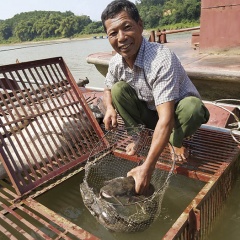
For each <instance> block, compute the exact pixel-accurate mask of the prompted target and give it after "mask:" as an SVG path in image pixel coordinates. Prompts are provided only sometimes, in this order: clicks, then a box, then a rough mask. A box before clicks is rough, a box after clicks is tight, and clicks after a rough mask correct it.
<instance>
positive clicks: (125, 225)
mask: <svg viewBox="0 0 240 240" xmlns="http://www.w3.org/2000/svg"><path fill="white" fill-rule="evenodd" d="M104 183H105V184H106V185H104V186H103V187H102V188H101V189H100V194H97V192H96V191H94V189H93V188H92V187H90V186H89V185H88V183H87V182H86V181H85V180H84V181H83V183H81V184H80V192H81V195H82V199H83V202H84V205H85V206H86V208H87V209H88V210H89V211H90V213H91V214H92V215H93V216H94V217H95V218H96V220H97V221H98V222H99V223H100V224H101V225H103V226H104V227H105V228H106V229H108V230H110V231H113V232H137V231H143V230H145V229H146V228H148V227H149V226H150V225H151V224H152V222H154V220H155V219H156V217H157V216H158V215H159V210H160V208H159V207H160V206H159V199H158V197H155V196H154V198H153V199H151V198H148V197H146V196H143V195H137V194H136V192H135V190H134V189H135V181H134V179H133V178H132V177H117V178H114V179H112V180H109V181H106V182H104ZM116 186H118V189H115V188H116ZM132 197H133V198H134V203H131V204H126V205H124V202H122V200H123V199H124V200H126V199H128V198H130V199H131V198H132ZM135 197H136V198H135ZM116 199H118V201H119V202H118V201H115V202H114V203H115V204H113V203H112V202H113V200H116ZM120 201H121V202H120Z"/></svg>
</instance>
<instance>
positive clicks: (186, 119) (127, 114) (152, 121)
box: [111, 81, 209, 147]
mask: <svg viewBox="0 0 240 240" xmlns="http://www.w3.org/2000/svg"><path fill="white" fill-rule="evenodd" d="M111 94H112V101H113V105H114V107H115V108H116V110H117V111H118V113H119V115H120V116H121V117H122V119H123V121H124V123H125V126H126V127H137V126H138V125H139V124H141V125H144V126H145V127H147V128H150V129H155V126H156V124H157V121H158V119H159V117H161V116H159V117H158V113H157V111H153V110H150V109H149V108H148V107H147V104H146V102H144V101H141V100H139V99H138V97H137V94H136V92H135V90H134V89H133V88H132V87H130V85H129V84H127V83H126V82H124V81H120V82H117V83H115V84H114V85H113V87H112V90H111ZM174 118H175V125H174V129H173V131H172V133H171V135H170V139H169V141H170V143H171V144H172V145H173V146H175V147H181V146H182V142H183V139H184V138H186V137H188V136H191V135H193V134H194V133H195V132H196V131H197V129H198V128H199V127H200V126H201V124H203V123H206V122H207V121H208V119H209V112H208V110H207V108H206V107H205V106H204V104H203V102H202V101H201V100H200V99H199V98H197V97H193V96H190V97H186V98H184V99H182V100H181V101H179V102H178V103H177V104H175V116H174Z"/></svg>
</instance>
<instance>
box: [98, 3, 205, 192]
mask: <svg viewBox="0 0 240 240" xmlns="http://www.w3.org/2000/svg"><path fill="white" fill-rule="evenodd" d="M101 18H102V23H103V26H104V29H105V31H106V33H107V35H108V39H109V42H110V44H111V45H112V47H113V49H114V50H115V51H116V52H117V54H116V55H115V56H114V57H113V58H112V59H111V61H110V63H109V69H108V73H107V76H106V80H105V84H106V88H105V90H104V104H105V106H106V109H107V110H106V114H105V117H104V124H105V128H106V129H107V130H109V129H112V128H115V127H117V113H116V111H117V112H118V113H119V114H120V115H121V117H122V118H123V120H124V122H125V125H126V126H127V127H135V126H138V125H139V124H143V125H145V126H146V127H147V128H151V129H153V130H154V133H153V138H152V143H151V147H150V150H149V152H148V155H147V157H146V160H145V161H144V163H143V164H142V165H140V166H138V167H136V168H134V169H132V170H131V171H130V172H129V173H128V176H133V177H134V179H135V183H136V185H135V188H136V192H137V193H139V194H144V193H145V192H146V191H147V188H148V186H149V183H150V180H151V175H152V172H153V170H154V168H155V164H156V162H157V159H158V157H159V156H160V154H161V153H162V151H163V149H164V148H165V146H166V145H167V144H168V142H170V143H171V144H172V145H173V147H174V152H175V153H176V155H177V159H178V160H179V161H183V160H185V159H186V158H187V157H188V152H187V151H186V149H185V148H184V147H183V146H182V142H183V139H184V138H185V137H188V136H190V135H192V134H193V133H195V131H196V130H197V129H198V128H199V127H200V125H201V124H202V123H206V122H207V121H208V118H209V112H208V110H207V109H206V107H205V106H204V105H203V103H202V101H201V100H200V95H199V93H198V91H197V90H196V88H195V87H194V85H193V84H192V82H191V81H190V79H189V78H188V76H187V75H186V73H185V71H184V69H183V67H182V65H181V63H180V62H179V59H178V58H177V57H176V55H175V54H174V53H172V52H171V51H170V50H169V49H167V48H166V47H165V46H163V45H161V44H159V43H150V42H148V41H146V40H145V39H144V38H143V37H142V32H143V23H142V20H141V18H140V16H139V13H138V10H137V8H136V6H135V5H134V4H133V3H132V2H130V1H127V0H115V1H113V2H111V3H110V4H109V5H108V6H107V7H106V9H105V10H104V11H103V13H102V17H101ZM134 147H135V143H134V142H133V143H132V144H130V145H129V146H128V147H127V149H126V152H127V153H128V154H129V155H132V154H134V153H135V149H134Z"/></svg>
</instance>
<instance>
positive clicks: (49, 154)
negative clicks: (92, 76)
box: [0, 57, 102, 195]
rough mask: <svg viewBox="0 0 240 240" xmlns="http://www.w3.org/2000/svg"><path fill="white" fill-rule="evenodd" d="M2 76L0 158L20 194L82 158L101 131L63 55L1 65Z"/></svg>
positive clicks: (0, 93)
mask: <svg viewBox="0 0 240 240" xmlns="http://www.w3.org/2000/svg"><path fill="white" fill-rule="evenodd" d="M0 78H1V79H5V81H0V87H1V91H0V104H1V109H0V113H1V117H0V127H1V134H0V139H1V148H0V151H1V160H2V163H3V165H4V167H5V169H6V172H7V174H8V176H9V178H10V179H11V182H12V184H13V186H14V188H15V189H16V192H17V194H18V195H22V194H24V193H27V192H29V191H31V190H32V189H34V188H36V187H37V186H39V185H41V184H43V183H44V182H47V181H48V180H49V179H52V178H54V177H56V176H58V175H59V174H62V173H64V172H65V171H66V170H69V169H71V168H72V167H74V166H76V165H77V164H79V163H81V162H82V161H85V160H86V159H87V158H88V156H89V153H90V151H91V149H92V148H93V146H94V144H96V142H97V141H98V138H99V137H101V136H102V131H101V128H100V127H99V125H98V123H97V121H96V119H95V118H94V116H93V114H92V112H91V110H90V109H89V107H88V105H87V102H86V101H85V99H84V97H83V95H82V93H81V91H80V89H79V88H78V86H77V84H76V82H75V81H74V79H73V77H72V75H71V73H70V72H69V70H68V68H67V66H66V65H65V63H64V61H63V59H62V58H61V57H59V58H51V59H44V60H38V61H32V62H25V63H19V64H13V65H7V66H0ZM2 172H3V173H4V169H2Z"/></svg>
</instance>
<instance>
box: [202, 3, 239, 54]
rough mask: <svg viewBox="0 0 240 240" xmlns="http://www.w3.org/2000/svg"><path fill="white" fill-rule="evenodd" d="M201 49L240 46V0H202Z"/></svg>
mask: <svg viewBox="0 0 240 240" xmlns="http://www.w3.org/2000/svg"><path fill="white" fill-rule="evenodd" d="M201 4H202V7H201V18H200V25H201V30H200V50H201V51H223V50H229V49H231V48H239V46H240V31H239V22H240V15H239V11H240V1H239V0H217V1H212V0H202V1H201Z"/></svg>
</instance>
